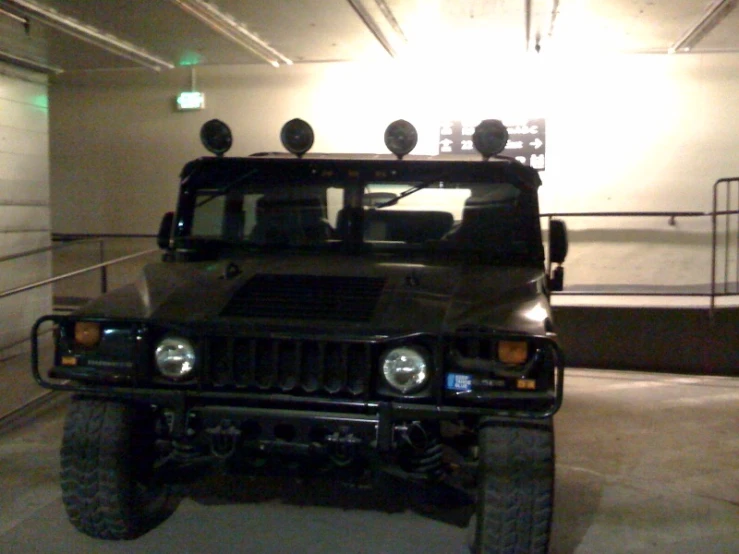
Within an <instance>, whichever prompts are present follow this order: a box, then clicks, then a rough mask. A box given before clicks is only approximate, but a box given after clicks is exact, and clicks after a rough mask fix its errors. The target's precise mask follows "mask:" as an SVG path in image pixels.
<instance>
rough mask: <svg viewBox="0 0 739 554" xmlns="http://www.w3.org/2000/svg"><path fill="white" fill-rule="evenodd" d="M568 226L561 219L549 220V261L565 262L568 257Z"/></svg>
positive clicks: (553, 262)
mask: <svg viewBox="0 0 739 554" xmlns="http://www.w3.org/2000/svg"><path fill="white" fill-rule="evenodd" d="M568 247H569V243H568V241H567V227H566V226H565V222H564V221H562V220H561V219H552V220H550V221H549V263H552V264H561V263H564V261H565V258H566V257H567V249H568Z"/></svg>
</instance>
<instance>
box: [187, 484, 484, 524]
mask: <svg viewBox="0 0 739 554" xmlns="http://www.w3.org/2000/svg"><path fill="white" fill-rule="evenodd" d="M182 492H183V493H184V494H185V495H186V496H187V497H189V498H190V499H192V500H193V501H195V502H197V503H199V504H203V505H223V504H255V503H266V502H273V501H279V502H282V503H283V504H289V505H293V506H315V507H332V508H340V509H343V510H370V511H380V512H386V513H398V512H403V511H407V510H411V511H413V512H415V513H417V514H419V515H421V516H423V517H427V518H430V519H433V520H436V521H440V522H442V523H446V524H449V525H453V526H456V527H466V526H467V524H468V522H469V520H470V517H471V516H472V513H473V511H474V505H473V500H472V499H471V498H470V496H469V495H468V494H466V493H465V492H463V491H461V490H459V489H458V488H455V487H453V486H451V485H448V484H445V483H437V484H425V483H416V482H410V481H406V480H403V479H400V478H396V477H394V476H391V475H387V474H379V475H378V476H377V477H376V478H374V479H373V481H372V483H371V485H370V484H368V483H364V482H363V483H362V484H360V485H357V484H347V483H343V482H338V481H336V480H331V479H328V478H321V477H316V478H310V477H308V478H306V477H300V478H296V477H290V476H257V477H255V476H251V475H239V474H236V475H234V474H230V473H224V472H211V473H209V474H207V475H205V476H203V477H202V478H201V479H198V480H196V481H194V482H192V483H191V484H189V485H187V486H186V487H184V489H183V491H182Z"/></svg>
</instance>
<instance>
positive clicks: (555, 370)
mask: <svg viewBox="0 0 739 554" xmlns="http://www.w3.org/2000/svg"><path fill="white" fill-rule="evenodd" d="M69 321H70V318H66V317H60V316H47V317H44V318H41V319H39V320H38V321H37V322H36V324H35V325H34V327H33V331H32V336H31V340H32V371H33V374H34V377H35V379H36V381H37V382H38V383H39V384H40V385H41V386H43V387H45V388H49V389H53V390H61V391H70V392H75V393H78V394H83V395H86V396H94V397H102V398H111V399H128V400H132V401H137V402H143V403H151V404H156V405H161V406H164V407H168V408H170V409H172V410H175V411H177V412H179V413H181V414H184V413H186V412H188V411H190V410H201V411H202V410H204V409H206V408H212V409H213V410H220V411H222V412H224V413H226V412H229V411H231V412H233V413H237V412H239V411H243V410H257V411H259V410H262V411H264V410H272V411H274V410H277V411H281V412H282V413H283V414H286V415H285V417H293V416H292V415H290V414H293V413H294V414H297V415H295V416H294V417H298V418H301V417H307V418H311V417H317V414H319V413H320V414H329V417H330V418H332V419H341V418H345V419H348V420H351V419H352V418H354V417H355V416H361V417H362V418H365V417H368V418H374V419H375V420H376V421H377V422H379V421H380V420H381V419H382V418H383V417H384V418H386V419H387V418H389V421H390V422H393V421H408V420H443V419H450V420H451V419H460V418H464V417H472V418H478V417H486V416H503V417H523V418H547V417H551V416H552V415H553V414H554V413H555V412H556V411H557V410H558V409H559V407H560V406H561V403H562V395H563V381H564V363H563V358H562V355H561V352H560V350H559V348H558V347H557V345H556V342H555V340H554V339H553V338H552V337H526V338H527V340H530V341H532V344H534V343H535V344H537V345H539V346H537V348H538V350H537V356H538V352H545V353H546V356H544V358H546V359H545V360H543V361H542V360H539V362H537V363H541V364H543V365H545V366H546V367H545V368H544V370H542V371H541V373H542V375H543V377H541V382H542V383H543V386H540V385H539V384H537V389H536V390H515V389H514V390H512V389H511V386H508V387H507V388H499V389H495V388H491V387H490V385H489V383H490V382H491V380H490V379H485V378H484V377H485V376H484V375H482V374H481V373H480V372H481V371H482V370H481V369H480V368H478V367H476V366H481V367H482V366H484V365H485V364H482V363H479V364H471V365H470V366H462V365H453V364H454V363H455V362H454V360H455V359H456V357H459V355H460V353H461V354H462V355H464V356H466V357H467V359H470V357H471V356H473V354H471V352H477V353H476V354H474V355H475V356H480V354H479V352H480V351H488V350H491V346H490V344H487V342H490V340H491V339H490V338H489V337H487V338H482V339H481V338H480V337H477V336H474V334H471V333H469V332H468V333H464V334H462V335H460V334H456V335H453V336H440V337H430V336H423V337H420V338H419V336H418V335H408V336H392V337H371V338H365V339H362V338H357V337H354V338H353V339H351V343H350V346H349V347H347V348H346V349H344V348H343V345H342V348H341V349H340V355H338V356H337V357H336V360H337V364H338V365H336V367H334V368H333V370H337V372H338V373H340V374H342V375H343V377H342V378H343V379H344V381H341V382H342V383H359V384H361V386H362V388H361V390H359V389H357V390H356V391H354V390H352V388H351V387H350V386H344V387H343V388H338V389H337V391H336V392H334V391H327V390H325V389H319V390H317V391H313V392H311V391H306V389H305V387H303V384H302V383H301V381H300V379H298V380H297V381H296V380H295V379H294V378H292V377H291V376H290V375H288V374H287V373H288V372H285V371H284V370H283V369H284V368H276V369H275V370H274V374H275V377H274V379H275V381H274V382H273V383H272V384H271V386H270V387H267V386H262V384H261V383H259V382H256V381H255V382H252V383H245V382H240V381H239V380H238V379H239V377H238V372H237V370H238V369H239V368H238V366H237V365H234V360H240V359H241V358H240V357H239V356H237V355H236V354H238V347H239V344H241V343H246V342H248V341H267V342H268V345H269V348H267V349H266V350H268V351H271V352H272V355H273V356H274V358H273V359H274V360H276V361H278V362H279V361H280V360H282V357H283V354H282V350H280V349H281V348H282V347H281V346H280V344H282V343H289V342H291V341H293V342H294V341H298V342H300V341H302V343H303V344H308V345H312V344H314V343H317V342H319V341H325V339H323V338H316V336H315V335H311V334H310V333H309V332H308V331H305V332H303V333H302V334H301V333H297V332H293V333H291V334H290V336H288V337H287V338H286V337H285V333H281V334H280V336H279V337H277V338H275V336H272V335H267V334H265V335H263V336H261V337H258V338H253V335H249V336H244V335H242V336H236V337H235V338H231V337H230V336H224V334H223V330H222V329H218V328H210V329H198V331H197V332H199V333H201V336H202V337H205V338H204V339H202V341H201V342H202V344H203V351H204V355H203V359H205V360H212V359H216V356H215V354H214V353H215V352H221V351H222V352H223V353H222V354H219V355H218V358H217V359H219V360H226V361H228V363H229V364H230V365H228V366H227V371H225V372H222V373H219V372H218V371H217V370H216V368H215V367H208V368H205V370H204V371H203V372H202V375H203V376H204V377H203V379H202V380H200V379H199V380H197V381H196V382H191V383H170V382H167V381H166V380H163V379H161V378H156V379H155V378H146V377H145V376H144V377H142V375H143V374H144V372H143V371H142V370H140V369H139V366H145V365H146V364H147V361H146V359H147V356H146V350H147V349H149V350H150V349H151V344H150V343H149V344H148V345H147V340H146V338H145V336H144V338H143V339H142V338H141V337H138V336H137V337H136V340H132V341H131V344H132V346H131V352H130V360H134V361H135V363H134V364H131V363H128V364H127V366H128V369H126V371H128V373H126V371H123V370H120V371H119V370H118V369H117V368H116V367H106V366H100V365H97V366H94V367H92V366H90V365H89V364H88V365H74V366H69V365H63V364H61V363H60V360H61V355H60V354H59V351H58V348H57V352H56V356H55V360H56V363H55V364H54V367H53V368H52V369H51V370H50V371H46V372H42V371H41V370H40V367H39V329H40V327H41V325H43V324H45V323H47V324H48V323H53V324H55V325H63V324H65V323H68V322H69ZM103 322H104V323H111V322H109V321H103ZM113 323H114V324H115V325H117V326H121V325H128V324H130V325H132V326H137V328H143V327H146V326H152V327H153V326H155V324H153V323H152V322H148V321H123V320H119V321H115V322H113ZM160 326H161V325H160ZM144 335H145V333H144ZM411 340H423V341H424V342H425V343H426V344H427V345H430V349H431V350H433V351H434V357H435V364H436V367H437V368H440V369H439V370H437V371H436V373H435V375H434V378H433V379H432V382H431V383H430V385H429V387H428V388H427V390H426V391H424V393H423V394H420V395H418V394H415V395H413V396H410V397H398V396H397V395H395V396H393V395H387V394H383V393H382V390H380V387H379V386H378V378H377V377H376V375H377V373H378V371H377V368H376V367H374V366H373V362H372V358H373V357H374V356H375V353H376V352H377V351H379V350H381V349H382V348H384V347H386V345H387V344H396V343H399V342H402V341H411ZM332 341H333V342H332V344H333V343H337V344H338V342H337V339H335V338H333V339H332ZM486 341H487V342H486ZM326 342H327V341H326ZM142 345H143V346H142ZM223 345H225V346H223ZM57 346H58V345H57ZM222 346H223V348H222ZM258 346H259V345H258ZM216 347H217V348H216ZM259 348H261V346H259ZM291 348H292V347H291ZM252 350H256V349H252ZM296 350H298V351H305V350H308V348H302V347H301V348H297V349H296ZM275 352H276V353H275ZM291 352H292V350H291ZM341 352H343V354H341ZM353 352H356V353H366V354H362V356H363V357H362V356H358V355H357V356H354V355H353V354H352V353H353ZM450 352H454V356H451V355H449V353H450ZM209 356H210V357H209ZM290 359H291V360H292V361H291V364H295V363H297V362H295V358H294V356H293V357H292V358H290ZM532 359H533V358H532ZM355 362H356V363H355ZM123 365H126V364H122V366H123ZM211 365H212V364H211ZM262 365H263V364H262ZM298 365H299V363H298ZM131 366H133V370H130V367H131ZM356 367H360V369H361V371H360V372H357V370H356ZM542 367H543V366H542ZM483 369H484V368H483ZM459 371H464V372H467V373H469V375H468V376H467V379H468V382H469V383H472V385H470V387H471V390H464V391H460V390H453V389H451V388H450V387H449V385H448V381H449V379H448V377H449V376H450V375H455V376H456V375H458V374H457V373H456V372H459ZM475 372H477V374H476V373H475ZM224 373H225V374H226V375H228V376H229V379H230V380H226V379H224V378H223V377H222V375H223V374H224ZM233 375H237V377H236V378H233V377H232V376H233ZM352 375H353V376H354V377H352ZM352 378H353V379H354V381H351V380H350V379H352ZM282 379H291V381H290V382H293V383H297V384H296V385H294V387H293V389H290V390H286V388H285V386H284V382H283V381H281V380H282ZM347 379H349V380H347ZM527 381H531V380H527ZM500 382H502V381H500ZM478 383H480V385H479V388H477V387H478ZM494 386H495V385H493V387H494ZM296 387H303V388H300V389H298V388H296ZM270 413H273V412H270ZM378 425H379V423H378Z"/></svg>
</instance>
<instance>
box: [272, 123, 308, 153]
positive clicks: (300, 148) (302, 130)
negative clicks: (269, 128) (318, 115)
mask: <svg viewBox="0 0 739 554" xmlns="http://www.w3.org/2000/svg"><path fill="white" fill-rule="evenodd" d="M313 138H314V135H313V128H312V127H311V126H310V125H309V124H308V122H307V121H303V120H302V119H298V118H295V119H291V120H290V121H288V122H287V123H285V124H284V125H283V126H282V131H280V140H281V141H282V146H284V147H285V148H286V149H287V151H288V152H290V153H292V154H295V155H296V156H297V157H298V158H300V157H302V156H303V154H305V153H306V152H307V151H308V150H310V149H311V146H313Z"/></svg>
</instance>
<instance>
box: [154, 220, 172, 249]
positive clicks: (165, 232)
mask: <svg viewBox="0 0 739 554" xmlns="http://www.w3.org/2000/svg"><path fill="white" fill-rule="evenodd" d="M173 223H174V212H167V213H166V214H164V217H162V222H161V223H160V224H159V233H157V246H159V248H161V249H162V250H166V249H167V248H169V239H170V238H171V236H172V224H173Z"/></svg>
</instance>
